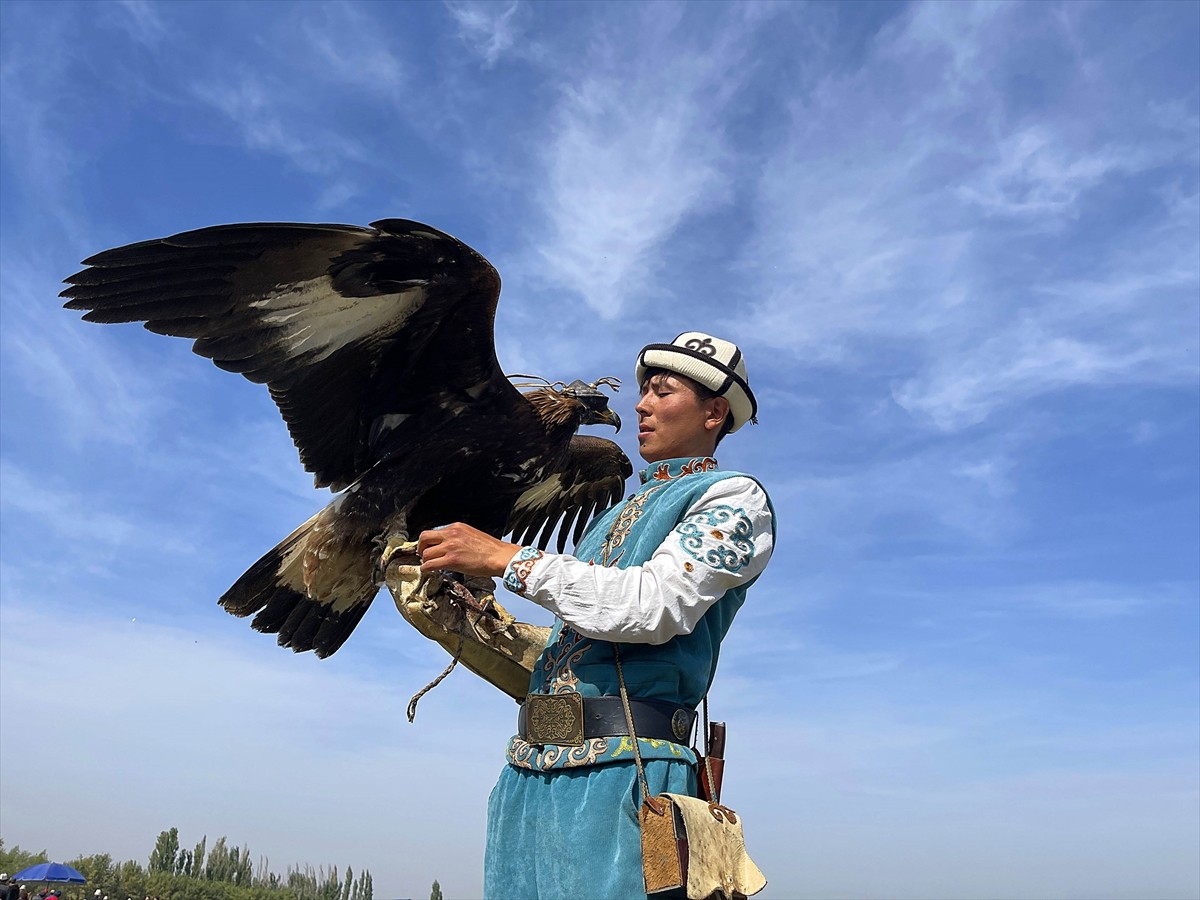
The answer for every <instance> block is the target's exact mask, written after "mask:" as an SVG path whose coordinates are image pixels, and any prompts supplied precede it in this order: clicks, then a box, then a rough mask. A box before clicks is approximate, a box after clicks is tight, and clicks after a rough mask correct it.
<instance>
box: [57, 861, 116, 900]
mask: <svg viewBox="0 0 1200 900" xmlns="http://www.w3.org/2000/svg"><path fill="white" fill-rule="evenodd" d="M67 865H69V866H73V867H74V868H76V869H78V870H79V874H80V875H82V876H83V877H84V878H86V879H87V880H88V887H89V888H91V889H93V890H94V889H95V888H100V890H101V891H103V892H104V893H108V889H109V888H110V887H112V883H113V878H114V876H115V875H116V874H117V868H116V866H114V865H113V858H112V856H111V855H109V854H107V853H93V854H92V855H91V856H80V857H78V858H76V859H72V860H68V861H67Z"/></svg>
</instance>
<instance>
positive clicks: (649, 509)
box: [507, 457, 774, 769]
mask: <svg viewBox="0 0 1200 900" xmlns="http://www.w3.org/2000/svg"><path fill="white" fill-rule="evenodd" d="M739 475H741V473H738V472H724V471H721V470H719V469H718V468H717V462H716V460H715V459H712V458H711V457H705V458H700V459H674V460H667V461H665V462H659V463H655V464H653V466H652V467H650V468H648V469H646V470H644V471H643V472H642V482H643V483H642V485H641V487H640V488H639V489H638V490H637V492H636V493H635V494H634V495H633V496H632V497H631V498H630V499H629V500H628V501H626V502H625V503H624V504H619V505H618V506H615V507H613V508H612V509H610V510H608V512H606V513H605V514H604V515H602V516H600V517H598V518H597V519H595V520H593V521H592V522H591V524H590V525H589V526H588V529H587V531H586V532H585V533H584V535H583V537H582V538H581V539H580V541H579V544H578V546H577V547H576V551H575V555H576V557H577V558H578V559H581V560H586V561H590V562H592V563H593V564H595V565H605V564H608V565H613V566H616V567H618V568H626V567H628V566H638V565H641V564H642V563H644V562H646V561H647V560H649V559H650V557H651V556H652V555H653V554H654V552H655V551H656V550H657V549H658V548H659V547H660V546H661V545H662V543H663V542H664V541H665V540H667V539H669V538H671V539H674V540H680V541H681V543H682V546H683V548H684V550H685V551H687V553H688V554H690V555H692V556H694V557H695V560H696V561H695V563H694V564H695V565H709V566H716V567H721V568H726V569H730V570H734V571H736V570H737V569H739V568H741V567H742V566H744V565H746V564H747V563H748V562H749V560H750V556H751V555H752V554H753V552H754V547H753V543H752V542H751V532H750V523H749V520H747V519H746V518H745V517H744V516H741V517H740V518H739V516H738V515H737V511H736V510H733V509H731V508H729V507H716V508H713V509H711V510H710V511H709V518H710V519H711V521H710V522H706V523H704V526H703V528H701V527H700V526H699V525H696V526H695V527H690V526H691V523H689V527H690V532H689V533H685V534H682V535H680V536H676V537H673V538H672V531H673V530H674V529H675V528H676V526H677V525H679V523H680V522H681V521H683V519H684V518H685V516H686V514H687V511H688V510H689V509H691V507H692V506H693V505H694V504H695V503H696V501H697V500H699V498H700V497H701V496H702V495H703V494H704V493H705V492H706V491H707V490H708V489H709V488H710V487H711V486H712V485H713V484H715V483H716V482H717V481H720V480H722V479H724V478H731V477H734V476H739ZM742 477H749V476H742ZM772 517H774V510H772ZM712 531H718V532H720V533H721V535H722V541H721V542H720V543H719V544H717V543H716V542H715V541H714V540H712V539H711V537H710V536H709V535H710V533H711V532H712ZM691 564H692V563H690V562H689V563H688V565H691ZM755 580H757V579H753V578H752V579H750V580H749V581H747V582H746V583H744V584H742V585H740V586H738V587H736V588H734V589H732V590H730V591H728V592H726V593H725V595H724V596H723V597H721V599H720V600H718V601H717V602H716V603H715V604H713V606H711V607H710V608H709V609H708V611H707V612H706V613H705V614H704V616H703V617H702V618H701V619H700V622H699V623H698V624H697V625H696V628H695V629H694V630H693V631H692V632H691V633H690V634H684V635H678V636H676V637H674V638H672V639H671V640H669V641H667V642H666V643H665V644H622V645H621V662H622V667H623V669H624V672H625V684H626V687H627V688H628V689H629V695H630V696H631V697H638V698H642V699H651V700H665V701H669V702H672V703H678V704H679V705H681V706H688V707H695V706H697V705H698V704H699V703H700V701H701V699H703V697H704V695H705V694H706V693H707V692H708V688H709V685H711V684H712V680H713V677H714V675H715V674H716V668H717V658H718V656H719V653H720V647H721V641H722V640H723V639H724V637H725V634H726V633H727V632H728V631H729V626H730V624H731V623H732V622H733V617H734V615H735V614H736V613H737V611H738V609H740V608H741V605H742V603H743V602H744V601H745V598H746V589H747V588H748V587H749V586H750V585H751V584H753V583H754V581H755ZM529 689H530V691H531V692H535V693H561V692H564V691H577V692H578V693H580V694H583V695H584V696H585V697H597V696H618V695H619V693H620V690H619V688H618V685H617V670H616V664H615V662H614V659H613V648H612V644H611V643H610V642H608V641H604V640H595V639H592V638H588V637H584V636H583V635H581V634H579V633H578V632H576V631H575V630H574V629H573V628H571V627H570V626H569V625H564V623H563V622H562V621H559V620H556V621H555V624H554V628H553V629H552V630H551V632H550V638H549V640H548V642H547V644H546V649H545V650H544V651H542V655H541V657H540V658H539V659H538V663H537V666H536V667H535V668H534V671H533V675H532V677H531V679H530V685H529ZM639 745H640V747H639V749H640V750H641V753H642V756H643V757H644V758H647V759H659V758H679V759H686V760H688V761H689V762H694V761H695V754H694V753H693V752H692V750H691V749H690V748H688V747H683V746H681V745H678V744H674V743H671V742H669V741H658V740H647V739H639ZM507 756H508V760H509V762H510V763H512V764H513V765H516V766H520V767H523V768H536V769H554V768H563V767H570V766H581V765H594V764H597V763H602V762H609V761H613V760H624V759H633V747H632V741H631V740H630V738H629V737H612V738H592V739H589V740H587V741H585V742H584V744H583V746H581V747H557V746H546V747H544V748H543V747H537V746H533V745H530V744H527V743H526V742H525V741H523V740H521V739H520V737H516V736H514V737H513V738H512V739H511V740H510V741H509V746H508V753H507Z"/></svg>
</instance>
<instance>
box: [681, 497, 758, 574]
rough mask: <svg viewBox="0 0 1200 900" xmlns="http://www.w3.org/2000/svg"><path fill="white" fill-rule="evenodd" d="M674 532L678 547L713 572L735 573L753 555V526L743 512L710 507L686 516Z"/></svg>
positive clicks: (723, 507) (731, 508)
mask: <svg viewBox="0 0 1200 900" xmlns="http://www.w3.org/2000/svg"><path fill="white" fill-rule="evenodd" d="M718 525H719V526H722V527H721V528H717V527H716V526H718ZM675 531H676V532H678V534H679V546H680V547H682V548H683V549H684V551H686V552H687V553H688V554H689V555H690V556H692V557H693V558H695V559H698V560H699V561H700V562H702V563H704V564H705V565H706V566H709V567H711V568H713V569H724V570H725V571H726V572H736V571H738V569H741V568H743V567H744V566H745V565H747V564H748V563H749V562H750V557H752V556H753V555H754V541H753V540H752V537H753V534H754V526H753V525H751V524H750V519H749V518H748V517H747V516H746V513H745V511H744V510H742V509H734V508H733V507H732V506H724V505H722V506H712V507H709V508H708V509H705V510H701V511H700V512H698V513H694V514H692V515H690V516H688V517H687V518H686V519H684V520H683V521H682V522H681V523H680V524H679V525H677V526H676V527H675Z"/></svg>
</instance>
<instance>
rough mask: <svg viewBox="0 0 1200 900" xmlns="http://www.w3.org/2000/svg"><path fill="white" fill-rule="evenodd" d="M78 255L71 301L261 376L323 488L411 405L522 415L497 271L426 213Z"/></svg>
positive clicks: (346, 472) (435, 411)
mask: <svg viewBox="0 0 1200 900" xmlns="http://www.w3.org/2000/svg"><path fill="white" fill-rule="evenodd" d="M84 265H86V266H87V267H88V268H85V269H83V270H82V271H80V272H78V273H76V274H75V275H72V276H71V277H69V278H67V279H66V281H67V283H68V284H70V285H71V286H70V287H68V288H67V289H66V290H64V291H63V292H62V296H63V297H66V298H68V299H67V303H66V304H65V305H66V307H67V308H68V309H77V310H87V314H86V315H85V316H84V317H83V318H84V319H86V320H87V321H90V322H144V323H145V327H146V328H148V329H150V330H151V331H155V332H158V333H160V334H167V335H174V336H176V337H184V338H193V339H194V340H195V343H194V344H193V349H194V350H195V352H196V353H198V354H200V355H201V356H206V357H208V358H209V359H211V360H212V361H213V362H214V363H215V364H216V365H218V366H219V367H221V368H222V369H226V370H228V371H231V372H238V373H240V374H242V375H244V376H245V377H246V378H248V379H250V380H251V381H255V382H259V383H265V384H266V385H267V386H268V388H269V389H270V392H271V397H272V399H274V401H275V403H276V404H277V405H278V406H279V410H280V412H281V413H282V414H283V418H284V420H285V421H286V422H287V426H288V430H289V431H290V432H291V435H292V439H293V440H294V441H295V443H296V447H297V448H298V449H299V451H300V460H301V462H302V463H303V464H304V467H305V468H306V469H307V470H308V471H310V472H312V473H313V475H314V476H315V481H316V485H317V487H325V486H332V487H333V488H334V490H338V489H340V488H342V487H344V486H346V485H347V484H349V483H351V482H353V481H354V480H355V479H356V478H357V477H358V476H359V475H361V474H362V473H363V472H364V471H366V470H367V469H368V468H370V466H371V465H372V464H373V463H374V462H376V461H377V460H378V458H379V456H380V455H381V454H382V453H383V452H385V448H386V446H387V440H386V436H387V432H388V431H389V430H390V429H391V428H393V427H396V426H398V425H399V424H400V423H402V422H404V421H405V420H408V419H412V418H414V417H416V418H418V419H421V420H424V422H425V424H430V423H436V422H437V421H439V420H444V419H445V418H446V417H449V416H451V415H453V414H454V412H455V410H456V409H461V407H462V405H463V404H464V403H466V404H468V405H469V404H471V403H473V402H479V401H480V400H481V399H485V400H486V401H487V402H490V403H493V404H497V405H498V407H499V409H500V410H501V411H503V410H504V409H509V408H511V410H512V411H513V413H514V414H515V415H517V416H518V417H522V416H528V415H529V413H528V411H527V409H528V404H527V402H526V401H525V400H524V399H523V398H522V397H521V395H520V393H519V392H518V391H517V390H516V389H515V388H514V387H512V385H511V384H510V383H509V382H508V381H507V379H505V378H504V376H503V373H502V372H501V370H500V367H499V364H498V363H497V361H496V355H495V348H494V341H493V332H492V326H493V321H494V318H495V311H496V300H497V298H498V296H499V294H500V277H499V275H497V273H496V270H495V269H494V268H493V267H492V266H491V264H490V263H489V262H488V261H487V260H486V259H484V258H483V257H482V256H480V255H479V254H478V253H476V252H475V251H474V250H472V249H471V248H470V247H468V246H467V245H466V244H464V243H462V242H461V241H459V240H457V239H455V238H453V237H451V236H450V235H448V234H445V233H443V232H441V231H438V230H437V229H435V228H431V227H430V226H428V225H423V224H421V223H419V222H412V221H409V220H406V219H384V220H381V221H379V222H375V223H373V224H372V226H371V227H370V228H362V227H358V226H350V225H305V224H291V223H262V224H245V225H219V226H216V227H212V228H202V229H199V230H197V231H187V232H183V233H182V234H177V235H174V236H173V237H167V238H160V239H157V240H150V241H143V242H141V243H137V244H131V245H129V246H126V247H119V248H117V249H115V250H108V251H105V252H103V253H99V254H97V255H96V256H93V257H91V258H90V259H87V260H85V261H84ZM495 409H496V407H493V410H495Z"/></svg>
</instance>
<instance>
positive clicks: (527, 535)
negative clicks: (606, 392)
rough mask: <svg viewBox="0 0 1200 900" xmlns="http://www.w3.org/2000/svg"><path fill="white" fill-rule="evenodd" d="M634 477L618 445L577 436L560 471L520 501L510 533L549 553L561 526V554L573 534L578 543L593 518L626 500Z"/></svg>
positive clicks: (526, 492) (511, 519)
mask: <svg viewBox="0 0 1200 900" xmlns="http://www.w3.org/2000/svg"><path fill="white" fill-rule="evenodd" d="M632 474H633V466H632V465H631V464H630V462H629V457H627V456H626V455H625V453H624V451H622V450H621V448H620V447H619V446H617V445H616V444H615V443H613V442H612V441H609V440H605V439H604V438H596V437H589V436H587V435H576V436H575V437H574V438H572V439H571V446H570V449H569V450H568V452H567V459H566V462H565V463H564V464H563V466H562V467H561V468H560V469H559V471H557V472H555V473H554V474H553V475H550V476H549V477H547V478H545V479H543V480H542V481H540V482H538V483H537V484H535V485H534V486H533V487H531V488H529V490H527V491H525V493H523V494H522V495H521V496H520V497H518V498H517V504H516V507H515V508H514V509H513V514H512V517H511V518H510V519H509V522H508V529H507V531H508V533H511V534H512V537H513V539H514V540H515V541H517V543H520V544H531V545H535V546H537V547H540V548H541V549H543V550H544V549H545V548H546V546H547V544H549V543H550V537H551V535H552V534H553V533H554V529H555V526H556V525H557V526H558V544H557V547H558V552H559V553H562V552H563V550H564V549H565V548H566V545H567V536H568V535H570V537H571V542H572V544H574V543H577V542H578V541H579V538H580V536H581V535H582V534H583V529H584V527H586V525H587V523H588V522H589V521H591V519H592V516H593V515H595V514H596V513H597V512H601V511H603V510H605V509H607V508H608V507H610V506H612V505H613V504H614V503H616V502H617V501H618V500H620V499H621V495H622V493H623V492H624V490H625V480H626V479H627V478H628V477H629V476H630V475H632ZM560 523H561V524H560Z"/></svg>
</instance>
